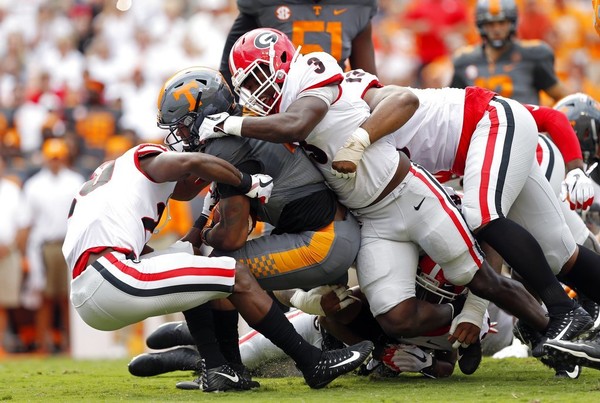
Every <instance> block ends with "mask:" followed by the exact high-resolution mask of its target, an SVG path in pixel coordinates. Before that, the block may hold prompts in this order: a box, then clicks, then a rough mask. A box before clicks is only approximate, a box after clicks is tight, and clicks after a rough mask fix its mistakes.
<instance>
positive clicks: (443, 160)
mask: <svg viewBox="0 0 600 403" xmlns="http://www.w3.org/2000/svg"><path fill="white" fill-rule="evenodd" d="M355 71H356V72H361V73H362V74H361V75H360V76H358V75H356V74H355V75H354V76H352V78H351V79H346V80H344V83H343V84H342V89H343V90H344V92H347V91H348V90H350V91H352V93H353V94H354V96H356V95H358V96H361V97H362V96H363V95H364V93H365V92H366V91H367V89H369V87H371V86H372V83H373V82H378V80H377V77H376V76H374V75H373V74H370V73H365V72H364V71H362V70H355ZM351 73H352V72H350V73H347V74H346V76H347V77H349V75H350V74H351ZM410 90H411V91H412V92H413V93H414V94H415V95H416V96H417V97H418V98H419V108H418V109H417V111H416V112H415V114H414V115H413V116H412V117H411V118H410V119H409V121H408V122H406V123H405V124H404V126H402V127H401V128H400V129H398V130H397V131H395V132H394V133H393V134H392V136H393V137H394V140H395V144H396V147H397V148H398V149H399V150H403V151H404V152H405V153H406V154H407V155H408V156H409V157H410V158H411V159H412V160H414V161H415V162H416V163H418V164H420V165H422V166H423V167H424V168H425V169H427V170H428V171H429V172H433V173H436V172H439V171H444V170H450V169H451V168H452V165H453V163H454V158H455V156H456V150H457V149H458V142H459V140H460V136H461V130H462V125H463V114H464V109H465V90H464V89H458V88H443V89H416V88H410Z"/></svg>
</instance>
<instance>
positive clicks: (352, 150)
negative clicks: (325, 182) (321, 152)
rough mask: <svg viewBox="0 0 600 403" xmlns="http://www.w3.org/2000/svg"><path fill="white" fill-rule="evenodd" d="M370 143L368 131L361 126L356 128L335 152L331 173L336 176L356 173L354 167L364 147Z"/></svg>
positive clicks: (350, 175)
mask: <svg viewBox="0 0 600 403" xmlns="http://www.w3.org/2000/svg"><path fill="white" fill-rule="evenodd" d="M370 144H371V140H370V139H369V133H367V131H366V130H365V129H363V128H361V127H359V128H357V129H356V130H355V131H354V133H352V135H351V136H350V137H348V139H347V140H346V142H345V143H344V145H343V146H342V148H340V149H339V150H338V152H337V153H335V156H334V157H333V163H332V165H331V173H333V174H334V175H335V176H337V177H338V178H344V179H348V178H353V177H354V176H355V175H356V168H357V166H358V163H359V162H360V160H361V159H362V156H363V153H364V152H365V148H367V147H368V146H369V145H370ZM348 162H349V163H350V164H348Z"/></svg>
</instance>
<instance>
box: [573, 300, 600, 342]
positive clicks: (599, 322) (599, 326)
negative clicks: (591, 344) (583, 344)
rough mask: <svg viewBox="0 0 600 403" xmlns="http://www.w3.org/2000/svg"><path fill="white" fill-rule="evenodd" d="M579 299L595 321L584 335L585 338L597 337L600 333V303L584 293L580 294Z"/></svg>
mask: <svg viewBox="0 0 600 403" xmlns="http://www.w3.org/2000/svg"><path fill="white" fill-rule="evenodd" d="M578 301H579V304H580V305H581V307H582V308H583V309H585V310H586V312H587V313H589V314H590V316H591V317H592V320H593V321H594V324H593V326H592V327H591V328H590V330H588V332H587V333H586V334H585V335H584V336H583V339H584V340H592V339H595V338H596V336H597V335H598V333H600V305H599V304H597V303H596V302H594V301H592V300H591V299H589V298H588V297H586V296H584V295H582V294H579V295H578Z"/></svg>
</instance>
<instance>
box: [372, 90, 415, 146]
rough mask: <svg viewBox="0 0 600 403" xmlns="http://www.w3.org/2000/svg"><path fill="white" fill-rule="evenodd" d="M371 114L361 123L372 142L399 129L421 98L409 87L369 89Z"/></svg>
mask: <svg viewBox="0 0 600 403" xmlns="http://www.w3.org/2000/svg"><path fill="white" fill-rule="evenodd" d="M365 101H367V103H368V104H369V107H370V108H371V116H370V117H369V118H368V119H367V120H366V121H365V122H364V123H363V124H362V125H361V127H362V128H363V129H365V130H366V131H367V133H369V140H370V142H371V143H373V142H375V141H377V140H379V139H380V138H382V137H383V136H386V135H388V134H390V133H393V132H394V131H396V130H398V129H399V128H401V127H402V126H404V124H405V123H406V122H408V121H409V120H410V118H411V117H412V116H413V115H414V114H415V112H416V110H417V109H418V108H419V98H418V97H417V96H416V95H415V94H414V93H413V92H412V91H410V90H409V89H406V88H402V87H397V86H387V87H384V88H374V89H371V90H369V91H367V94H366V95H365Z"/></svg>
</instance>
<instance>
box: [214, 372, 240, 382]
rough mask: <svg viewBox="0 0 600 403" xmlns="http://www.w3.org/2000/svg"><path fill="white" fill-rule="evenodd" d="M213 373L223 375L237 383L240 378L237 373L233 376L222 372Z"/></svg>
mask: <svg viewBox="0 0 600 403" xmlns="http://www.w3.org/2000/svg"><path fill="white" fill-rule="evenodd" d="M215 374H217V375H221V376H224V377H225V378H227V379H229V380H230V381H231V382H235V383H237V382H238V381H239V380H240V378H239V377H238V375H237V374H235V375H234V376H231V375H229V374H224V373H223V372H215Z"/></svg>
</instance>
